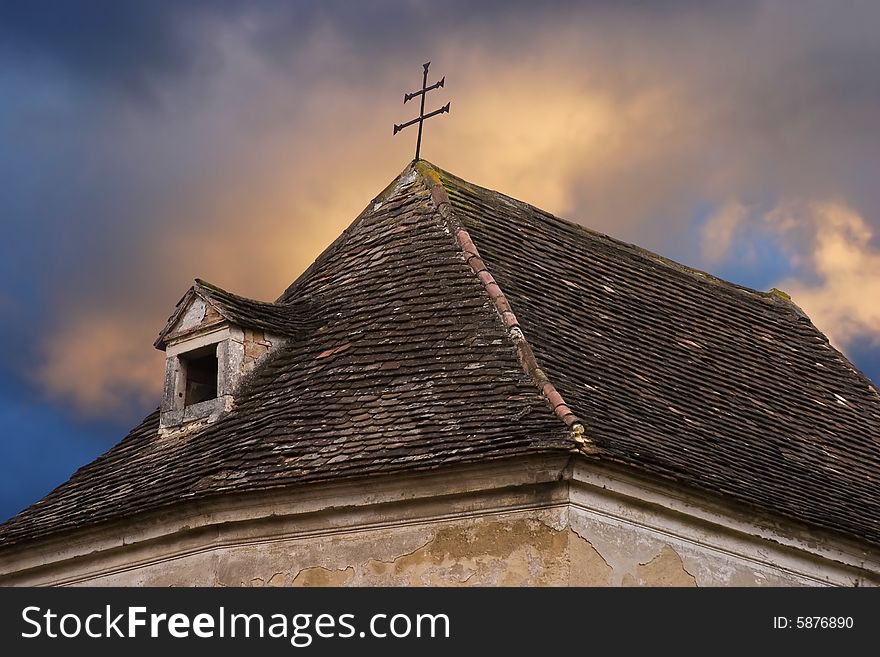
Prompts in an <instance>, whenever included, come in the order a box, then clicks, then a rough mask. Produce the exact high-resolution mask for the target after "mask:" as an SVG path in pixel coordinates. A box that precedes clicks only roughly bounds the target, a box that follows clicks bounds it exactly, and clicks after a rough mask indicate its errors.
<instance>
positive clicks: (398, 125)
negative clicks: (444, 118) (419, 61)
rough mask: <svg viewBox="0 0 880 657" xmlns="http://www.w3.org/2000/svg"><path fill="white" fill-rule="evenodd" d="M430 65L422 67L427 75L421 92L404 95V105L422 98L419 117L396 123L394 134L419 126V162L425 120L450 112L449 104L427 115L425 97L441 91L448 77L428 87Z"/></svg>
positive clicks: (417, 147) (423, 79) (417, 157)
mask: <svg viewBox="0 0 880 657" xmlns="http://www.w3.org/2000/svg"><path fill="white" fill-rule="evenodd" d="M430 65H431V62H428V63H427V64H423V65H422V66H423V67H424V69H425V75H424V77H423V78H422V88H421V90H419V91H414V92H413V93H411V94H403V103H404V104H406V103H407V102H409V101H411V100H412V99H413V98H415V97H416V96H421V97H422V106H421V109H419V115H418V117H416V118H414V119H413V120H412V121H407V122H406V123H395V124H394V134H395V135H396V134H397V133H398V132H400V131H401V130H403V129H404V128H407V127H409V126H411V125H413V124H415V123H418V124H419V136H418V138H416V159H417V160H418V159H419V151H421V148H422V124H423V123H424V122H425V119H430V118H431V117H432V116H436V115H438V114H443V112H448V111H449V103H446V104H445V105H444V106H443V107H441V108H440V109H438V110H434V111H433V112H430V113H428V114H425V96H427V95H428V92H429V91H432V90H434V89H439V88H440V87H442V86H443V83H444V82H446V76H445V75H444V76H443V77H442V78H440V82H435V83H434V84H432V85H431V86H430V87H429V86H428V67H429V66H430Z"/></svg>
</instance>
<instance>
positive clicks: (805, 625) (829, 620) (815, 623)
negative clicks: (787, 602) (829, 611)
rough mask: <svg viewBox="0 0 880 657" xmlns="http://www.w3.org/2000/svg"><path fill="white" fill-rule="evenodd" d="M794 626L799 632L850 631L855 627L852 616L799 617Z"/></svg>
mask: <svg viewBox="0 0 880 657" xmlns="http://www.w3.org/2000/svg"><path fill="white" fill-rule="evenodd" d="M794 626H795V627H796V628H798V629H799V630H813V629H817V630H837V629H845V630H848V629H850V628H852V626H853V619H852V616H798V617H797V618H795V621H794Z"/></svg>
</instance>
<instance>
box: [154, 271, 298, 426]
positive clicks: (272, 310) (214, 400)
mask: <svg viewBox="0 0 880 657" xmlns="http://www.w3.org/2000/svg"><path fill="white" fill-rule="evenodd" d="M301 312H302V309H301V308H295V307H294V306H292V305H290V304H275V303H265V302H263V301H255V300H253V299H245V298H243V297H238V296H236V295H234V294H230V293H229V292H226V291H224V290H221V289H220V288H217V287H214V286H213V285H209V284H207V283H205V282H204V281H199V280H196V284H195V285H194V286H193V287H191V288H190V289H189V290H188V291H187V293H186V294H185V295H184V296H183V298H182V299H181V300H180V301H179V302H178V304H177V307H176V308H175V310H174V313H173V314H172V315H171V317H170V318H169V320H168V323H167V324H166V325H165V328H164V329H162V332H161V333H160V334H159V338H158V339H157V340H156V342H155V346H156V348H157V349H162V350H163V351H164V352H165V389H164V394H163V396H162V405H161V409H160V410H161V413H160V417H159V432H160V433H162V434H170V433H177V432H181V431H189V430H191V429H193V428H197V427H199V426H202V425H204V424H206V423H209V422H214V421H216V420H217V419H219V418H220V417H221V416H222V415H223V414H224V413H226V412H228V411H230V410H231V409H232V407H233V406H234V401H235V399H234V398H235V393H236V391H237V390H238V387H239V384H240V382H241V380H242V378H243V377H244V376H246V375H247V374H248V373H249V372H250V371H251V370H253V369H254V368H255V367H256V366H257V365H258V363H259V362H260V361H262V360H263V358H265V357H266V356H267V355H268V354H269V353H271V352H272V351H273V350H274V349H276V348H277V347H278V346H279V345H281V344H282V342H283V341H284V340H285V338H286V337H288V336H293V335H295V334H296V333H297V332H298V331H299V330H300V329H299V328H297V327H298V324H297V322H298V321H301V320H297V319H294V318H293V317H294V315H296V314H297V313H300V314H301ZM282 336H284V337H282Z"/></svg>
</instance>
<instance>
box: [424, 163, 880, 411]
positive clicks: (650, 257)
mask: <svg viewBox="0 0 880 657" xmlns="http://www.w3.org/2000/svg"><path fill="white" fill-rule="evenodd" d="M421 162H422V163H423V164H424V165H426V166H427V167H429V168H430V169H431V170H432V171H435V172H437V171H439V172H441V173H442V174H443V176H445V177H447V178H449V179H450V180H451V181H454V182H455V184H457V185H459V186H460V187H463V188H465V189H467V188H477V189H482V190H485V191H486V192H489V193H491V194H496V195H498V196H501V197H503V198H505V199H510V200H511V201H513V202H515V203H519V204H521V205H523V206H526V207H527V208H529V209H531V210H532V211H534V212H535V213H537V214H539V215H541V216H542V217H544V218H545V219H548V220H553V221H557V222H559V223H560V224H563V225H564V226H567V227H569V228H571V229H573V230H576V231H579V232H581V233H584V234H586V235H588V236H590V237H591V238H594V239H599V240H602V241H604V242H606V243H608V244H610V245H612V246H614V247H616V248H619V249H622V250H624V251H626V252H628V253H631V254H633V255H635V256H637V257H640V258H643V259H644V260H647V261H650V262H652V263H656V264H659V265H661V266H664V267H666V268H667V269H669V270H672V271H675V272H678V273H680V274H684V275H686V276H688V277H690V278H692V279H695V280H698V281H700V282H703V283H709V284H712V285H715V286H717V287H718V288H720V289H723V290H726V291H728V292H731V293H734V294H738V295H744V296H746V297H748V298H751V299H756V300H758V301H760V302H762V303H765V304H767V306H768V307H769V308H772V309H773V310H774V311H777V312H780V313H783V314H785V315H788V316H789V317H794V319H795V320H796V321H800V322H806V323H808V324H809V325H810V326H811V327H812V329H813V330H814V331H815V332H816V333H817V334H818V335H819V336H821V338H822V339H823V340H824V341H825V342H826V343H828V346H829V347H830V348H831V349H832V350H833V351H834V353H835V354H836V357H837V358H838V360H840V361H841V362H842V363H843V364H844V366H845V367H847V368H848V369H849V370H850V371H851V373H852V374H853V375H854V376H855V377H856V378H857V379H859V380H860V381H861V382H862V383H863V384H865V385H867V386H868V387H869V388H870V389H871V390H872V391H873V392H874V393H875V394H877V395H878V396H880V385H878V384H877V383H875V382H874V381H872V380H871V378H870V377H868V376H867V375H866V374H865V373H864V372H862V371H861V370H860V369H859V368H858V367H856V365H855V364H854V363H853V362H852V361H851V360H850V359H849V357H847V355H846V354H845V353H843V352H842V351H841V350H839V349H837V348H836V347H835V346H834V345H832V344H831V341H830V340H829V339H828V336H827V335H825V333H824V331H822V330H821V329H820V328H819V327H818V326H816V324H815V323H814V322H813V320H812V319H811V318H810V316H809V315H808V314H807V313H806V312H805V311H804V310H803V309H802V308H801V307H800V306H799V305H798V304H797V303H796V302H795V301H794V299H792V297H791V295H789V294H788V293H787V292H785V291H784V290H781V289H779V288H776V287H772V288H770V289H769V290H766V291H764V290H758V289H755V288H751V287H748V286H746V285H740V284H739V283H734V282H732V281H728V280H726V279H724V278H721V277H719V276H716V275H714V274H711V273H709V272H706V271H703V270H702V269H697V268H696V267H691V266H690V265H686V264H683V263H681V262H678V261H676V260H672V259H671V258H667V257H666V256H664V255H662V254H659V253H656V252H654V251H651V250H650V249H646V248H645V247H643V246H639V245H638V244H634V243H632V242H626V241H624V240H621V239H618V238H616V237H613V236H611V235H608V234H606V233H602V232H600V231H597V230H594V229H592V228H590V227H588V226H584V225H583V224H580V223H577V222H575V221H571V220H569V219H565V218H563V217H558V216H556V215H554V214H552V213H550V212H547V211H546V210H543V209H542V208H539V207H537V206H535V205H532V204H531V203H528V202H527V201H523V200H520V199H517V198H514V197H513V196H510V195H508V194H505V193H504V192H499V191H497V190H494V189H489V188H488V187H482V186H480V185H477V184H475V183H473V182H470V181H469V180H465V179H464V178H461V177H460V176H457V175H455V174H454V173H450V172H449V171H446V170H445V169H443V168H441V167H437V166H436V165H434V164H431V163H430V162H426V161H425V160H421ZM437 182H438V184H440V185H441V187H442V181H440V179H439V176H438V181H437ZM444 194H445V188H444Z"/></svg>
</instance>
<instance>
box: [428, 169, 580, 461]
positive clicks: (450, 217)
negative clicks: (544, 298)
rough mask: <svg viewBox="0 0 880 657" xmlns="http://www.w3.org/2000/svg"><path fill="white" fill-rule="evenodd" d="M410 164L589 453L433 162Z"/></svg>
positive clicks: (524, 358)
mask: <svg viewBox="0 0 880 657" xmlns="http://www.w3.org/2000/svg"><path fill="white" fill-rule="evenodd" d="M414 167H415V169H416V171H417V172H418V173H419V174H420V176H421V178H422V180H423V181H424V183H425V186H426V187H427V188H428V191H429V192H430V193H431V200H432V201H433V202H434V205H435V206H436V207H437V212H438V213H439V214H440V216H441V218H442V219H443V220H444V221H445V222H446V224H447V226H448V228H449V230H450V232H451V233H452V235H453V237H454V238H455V241H456V243H457V244H458V246H459V247H460V248H461V250H462V254H463V255H464V257H465V262H466V263H467V264H468V265H469V266H470V268H471V269H472V270H473V272H474V274H476V275H477V277H478V278H479V279H480V282H481V283H482V284H483V288H484V289H485V290H486V294H487V295H488V296H489V299H490V301H491V302H492V305H493V306H494V307H495V310H496V311H497V312H498V314H499V316H500V317H501V321H502V322H503V323H504V326H505V328H506V330H507V335H508V337H509V338H510V339H511V341H512V342H513V344H514V347H515V348H516V353H517V357H518V359H519V362H520V365H521V366H522V368H523V371H525V373H526V374H527V375H528V376H529V378H530V379H531V380H532V382H533V383H534V384H535V386H536V387H537V388H538V390H540V392H541V394H542V395H543V396H544V398H545V399H546V400H547V403H548V404H549V405H550V407H551V409H552V410H553V413H554V414H555V415H556V416H557V417H558V418H559V419H560V420H562V422H564V423H565V425H566V426H567V427H568V429H569V438H570V439H571V440H573V441H574V442H575V443H577V446H578V447H577V449H578V451H582V452H586V453H593V451H594V449H593V446H592V444H591V442H590V440H589V439H588V438H587V436H586V434H585V429H584V424H583V422H582V421H581V420H580V418H578V416H577V415H576V414H575V412H574V411H573V410H572V409H571V407H569V406H568V404H566V403H565V400H564V399H563V398H562V395H561V394H560V393H559V391H558V390H557V389H556V386H555V385H553V382H552V381H550V378H549V377H548V376H547V374H546V373H545V372H544V371H543V370H542V369H541V367H540V366H539V365H538V361H537V358H536V357H535V353H534V351H533V350H532V347H531V345H530V344H529V342H528V340H527V339H526V337H525V334H524V333H523V330H522V327H521V326H520V324H519V320H517V318H516V315H514V314H513V309H512V308H511V306H510V302H509V301H508V300H507V297H505V295H504V292H503V291H502V290H501V287H500V286H499V285H498V283H497V281H496V280H495V278H494V277H493V276H492V273H491V272H490V271H489V269H488V267H487V266H486V263H485V262H483V260H482V258H480V252H479V250H478V249H477V246H476V245H475V244H474V242H473V240H472V239H471V236H470V235H469V234H468V232H467V230H466V229H465V228H464V227H463V226H462V224H461V223H460V222H459V221H458V220H457V219H456V217H455V213H454V212H453V210H452V203H451V202H450V200H449V196H448V195H447V194H446V190H445V189H444V187H443V183H442V182H441V180H440V176H439V174H438V173H437V172H436V171H435V169H434V167H433V165H432V164H430V163H429V162H426V161H425V160H418V161H416V162H415V163H414Z"/></svg>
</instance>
